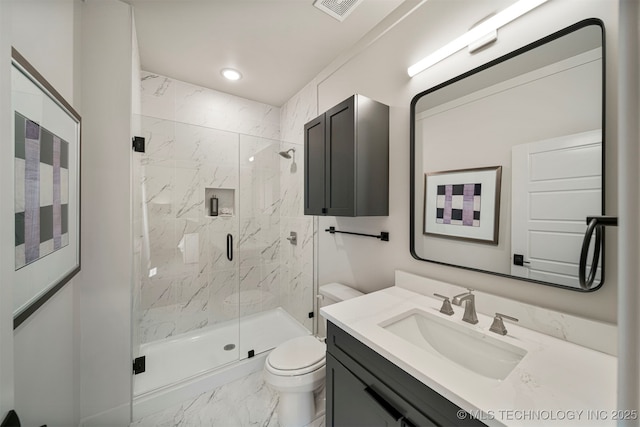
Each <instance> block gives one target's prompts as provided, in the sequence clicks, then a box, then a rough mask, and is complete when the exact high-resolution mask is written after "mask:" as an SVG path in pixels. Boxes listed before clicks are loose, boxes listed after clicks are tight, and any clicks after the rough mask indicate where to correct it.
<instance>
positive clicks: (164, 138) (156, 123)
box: [140, 116, 175, 159]
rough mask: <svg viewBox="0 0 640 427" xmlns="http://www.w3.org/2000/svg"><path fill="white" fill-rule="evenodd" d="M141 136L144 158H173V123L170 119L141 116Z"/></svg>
mask: <svg viewBox="0 0 640 427" xmlns="http://www.w3.org/2000/svg"><path fill="white" fill-rule="evenodd" d="M140 122H141V129H142V136H143V137H144V138H145V152H144V154H142V156H143V157H144V158H145V159H173V158H174V154H175V151H174V145H175V123H174V122H173V121H171V120H166V119H160V118H156V117H149V116H142V117H141V118H140Z"/></svg>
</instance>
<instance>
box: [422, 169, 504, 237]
mask: <svg viewBox="0 0 640 427" xmlns="http://www.w3.org/2000/svg"><path fill="white" fill-rule="evenodd" d="M501 176H502V167H501V166H492V167H484V168H476V169H460V170H451V171H443V172H430V173H427V174H425V177H424V230H423V232H424V234H426V235H433V236H437V237H445V238H452V239H462V240H468V241H476V242H483V243H489V244H494V245H497V244H498V229H499V219H500V182H501Z"/></svg>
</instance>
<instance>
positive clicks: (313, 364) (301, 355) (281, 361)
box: [265, 335, 326, 376]
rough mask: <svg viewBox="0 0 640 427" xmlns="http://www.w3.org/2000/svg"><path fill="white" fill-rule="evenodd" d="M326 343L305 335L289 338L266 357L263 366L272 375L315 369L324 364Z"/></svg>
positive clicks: (303, 372) (296, 374) (287, 374)
mask: <svg viewBox="0 0 640 427" xmlns="http://www.w3.org/2000/svg"><path fill="white" fill-rule="evenodd" d="M325 355H326V345H325V344H324V343H322V342H320V341H319V340H318V339H317V338H315V337H313V336H311V335H307V336H303V337H298V338H294V339H292V340H289V341H287V342H285V343H283V344H281V345H280V346H278V347H277V348H275V349H274V350H273V351H272V352H271V353H270V354H269V356H268V357H267V361H266V363H265V368H266V369H267V371H269V372H270V373H272V374H274V375H279V376H298V375H305V374H308V373H310V372H313V371H316V370H318V369H320V368H322V367H324V365H325V364H326V358H325Z"/></svg>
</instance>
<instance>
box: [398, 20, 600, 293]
mask: <svg viewBox="0 0 640 427" xmlns="http://www.w3.org/2000/svg"><path fill="white" fill-rule="evenodd" d="M479 171H481V172H482V173H480V172H479ZM486 171H498V172H499V173H496V172H492V173H489V172H486ZM410 185H411V199H410V200H411V206H410V212H411V221H410V227H411V230H410V236H411V237H410V239H411V254H412V255H413V257H414V258H417V259H420V260H424V261H430V262H435V263H439V264H445V265H450V266H456V267H461V268H465V269H471V270H475V271H482V272H487V273H493V274H498V275H501V276H508V277H513V278H517V279H522V280H527V281H532V282H537V283H541V284H545V285H553V286H559V287H564V288H567V289H572V290H581V289H580V285H579V283H578V263H579V257H580V250H581V246H582V240H583V236H584V234H585V231H586V228H587V225H586V217H588V216H597V215H602V214H604V202H603V201H604V26H603V24H602V22H601V21H600V20H598V19H588V20H584V21H581V22H578V23H577V24H574V25H572V26H570V27H567V28H565V29H563V30H561V31H559V32H557V33H554V34H552V35H550V36H548V37H545V38H543V39H541V40H538V41H536V42H534V43H532V44H530V45H527V46H525V47H523V48H521V49H518V50H516V51H514V52H512V53H510V54H507V55H505V56H503V57H501V58H498V59H496V60H494V61H492V62H490V63H487V64H485V65H483V66H481V67H479V68H477V69H474V70H471V71H469V72H467V73H465V74H462V75H460V76H458V77H455V78H453V79H451V80H449V81H447V82H444V83H442V84H440V85H438V86H436V87H434V88H431V89H428V90H426V91H424V92H421V93H419V94H418V95H416V96H415V97H414V98H413V100H412V102H411V183H410ZM483 228H484V229H486V230H488V231H486V232H484V234H486V237H485V236H484V234H482V233H483V232H482V230H481V229H483ZM434 230H435V231H434ZM475 236H480V237H481V238H476V237H475ZM592 245H593V243H592ZM593 249H594V248H591V250H592V251H593ZM588 259H591V257H589V258H588ZM601 265H604V263H601ZM603 280H604V272H603V271H602V268H599V269H598V271H597V273H596V282H595V283H596V285H595V286H593V288H592V289H591V290H594V289H597V288H598V287H599V286H601V285H602V283H603Z"/></svg>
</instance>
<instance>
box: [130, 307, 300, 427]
mask: <svg viewBox="0 0 640 427" xmlns="http://www.w3.org/2000/svg"><path fill="white" fill-rule="evenodd" d="M239 323H240V324H239V326H238V322H237V321H233V322H225V323H222V324H218V325H213V326H211V327H207V328H202V329H198V330H196V331H193V332H188V333H185V334H180V335H177V336H174V337H169V338H165V339H163V340H158V341H154V342H150V343H146V344H142V345H141V346H140V355H142V356H146V370H145V372H143V373H141V374H138V375H135V376H134V380H133V395H134V399H133V418H134V420H135V419H139V418H141V417H144V416H146V415H149V414H151V413H154V412H157V411H158V410H162V409H164V408H166V407H167V406H168V405H174V404H177V403H180V402H182V401H183V400H186V399H189V398H193V397H196V396H198V395H199V394H201V393H204V392H205V391H208V390H212V389H214V388H216V387H220V386H221V385H224V384H226V383H228V382H231V381H234V380H236V379H239V378H242V377H244V376H246V375H249V374H250V373H252V372H256V371H258V370H260V369H262V367H263V366H264V361H265V359H266V355H267V354H268V353H267V352H268V350H271V349H273V348H274V347H276V346H278V345H279V344H281V343H283V342H285V341H287V340H289V339H291V338H295V337H299V336H304V335H308V334H309V333H310V332H309V331H308V330H307V329H306V328H305V327H304V326H302V325H301V324H300V323H299V322H297V321H296V320H295V319H294V318H293V317H291V315H289V314H288V313H287V312H286V311H285V310H283V309H282V308H276V309H273V310H269V311H265V312H262V313H257V314H254V315H251V316H247V317H246V318H243V319H241V320H240V322H239ZM250 350H253V353H254V354H255V356H254V357H251V358H249V357H248V354H249V351H250Z"/></svg>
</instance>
